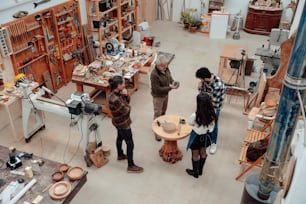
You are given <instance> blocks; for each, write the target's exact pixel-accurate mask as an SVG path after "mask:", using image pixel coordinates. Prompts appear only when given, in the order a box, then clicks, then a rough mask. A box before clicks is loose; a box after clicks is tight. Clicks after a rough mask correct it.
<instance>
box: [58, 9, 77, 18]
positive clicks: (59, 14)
mask: <svg viewBox="0 0 306 204" xmlns="http://www.w3.org/2000/svg"><path fill="white" fill-rule="evenodd" d="M72 11H73V10H72V9H69V10H67V11H63V12H60V13H57V14H55V16H56V17H60V16H63V15H65V14H68V13H70V12H72Z"/></svg>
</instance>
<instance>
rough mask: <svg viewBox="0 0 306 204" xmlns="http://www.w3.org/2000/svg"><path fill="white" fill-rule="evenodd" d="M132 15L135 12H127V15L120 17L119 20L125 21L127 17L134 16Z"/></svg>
mask: <svg viewBox="0 0 306 204" xmlns="http://www.w3.org/2000/svg"><path fill="white" fill-rule="evenodd" d="M134 13H135V11H129V12H128V13H127V14H125V15H123V16H122V17H121V19H125V18H126V17H128V16H129V15H131V14H134Z"/></svg>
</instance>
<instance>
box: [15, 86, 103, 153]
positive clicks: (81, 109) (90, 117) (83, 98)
mask: <svg viewBox="0 0 306 204" xmlns="http://www.w3.org/2000/svg"><path fill="white" fill-rule="evenodd" d="M16 86H17V87H19V89H21V90H22V92H23V97H22V125H23V133H24V138H25V141H26V142H27V143H28V142H29V141H30V139H31V137H32V136H33V135H34V134H36V133H37V132H38V131H40V130H42V129H44V128H45V123H44V121H43V111H48V112H51V113H55V114H59V115H62V116H65V117H69V118H70V119H71V123H70V126H74V125H77V127H78V130H79V132H80V136H81V145H82V148H83V152H84V155H86V149H87V146H88V143H89V136H90V133H91V132H93V131H95V136H96V143H97V146H102V137H101V134H100V132H99V128H98V124H97V120H96V115H98V114H100V113H101V110H102V107H101V105H97V104H94V103H92V102H91V100H90V98H89V96H88V94H86V93H82V92H78V91H77V92H74V93H73V94H72V95H71V98H70V99H68V100H67V101H66V102H65V101H63V100H62V99H60V98H59V99H60V100H61V102H59V101H56V100H52V99H48V98H44V97H42V95H44V94H45V92H48V93H49V94H51V95H54V93H52V91H50V90H49V89H47V88H46V87H44V86H41V87H38V88H36V90H37V91H36V92H34V91H32V90H33V88H32V87H30V85H29V83H26V82H21V83H20V82H19V83H18V82H17V83H16ZM54 96H55V95H54ZM55 97H57V96H55ZM57 98H58V97H57ZM33 114H34V117H30V116H33ZM33 118H34V119H33ZM32 120H35V121H34V124H33V121H32ZM30 125H31V127H30Z"/></svg>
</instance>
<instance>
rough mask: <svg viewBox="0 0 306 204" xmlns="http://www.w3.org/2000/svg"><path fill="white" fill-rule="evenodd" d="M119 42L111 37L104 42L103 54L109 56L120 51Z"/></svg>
mask: <svg viewBox="0 0 306 204" xmlns="http://www.w3.org/2000/svg"><path fill="white" fill-rule="evenodd" d="M120 46H121V45H120V43H119V41H118V40H117V39H115V38H112V39H110V40H109V42H107V43H106V44H105V52H106V53H105V54H106V55H111V56H116V55H118V54H119V52H120Z"/></svg>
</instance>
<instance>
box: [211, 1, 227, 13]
mask: <svg viewBox="0 0 306 204" xmlns="http://www.w3.org/2000/svg"><path fill="white" fill-rule="evenodd" d="M223 4H224V0H209V2H208V13H212V12H213V11H220V10H221V7H222V6H223Z"/></svg>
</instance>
